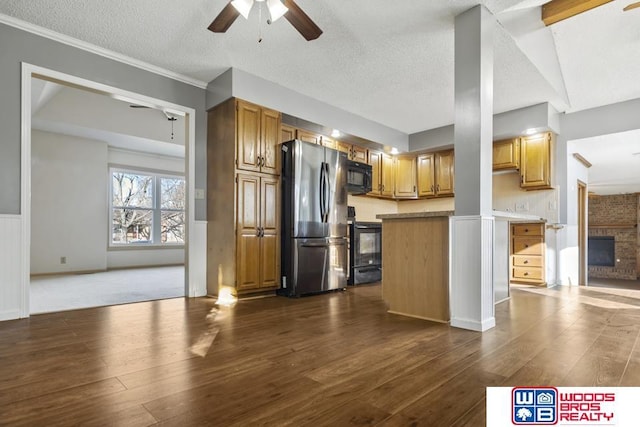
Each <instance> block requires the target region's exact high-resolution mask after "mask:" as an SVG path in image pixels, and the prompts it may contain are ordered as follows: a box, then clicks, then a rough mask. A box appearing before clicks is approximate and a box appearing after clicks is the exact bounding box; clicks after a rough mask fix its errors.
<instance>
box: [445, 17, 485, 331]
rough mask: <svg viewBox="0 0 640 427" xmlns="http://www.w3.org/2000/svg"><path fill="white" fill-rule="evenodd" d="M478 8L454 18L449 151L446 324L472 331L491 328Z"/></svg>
mask: <svg viewBox="0 0 640 427" xmlns="http://www.w3.org/2000/svg"><path fill="white" fill-rule="evenodd" d="M495 25H496V24H495V19H494V17H493V16H492V15H491V13H490V12H489V11H488V10H487V9H486V8H485V7H484V6H482V5H478V6H475V7H473V8H472V9H469V10H467V11H466V12H463V13H461V14H460V15H458V16H456V19H455V120H454V125H455V126H454V148H455V163H456V164H455V171H456V172H455V173H456V188H455V192H456V202H455V203H456V210H455V216H454V217H452V218H451V228H450V229H451V240H450V241H451V246H450V247H451V256H450V260H451V263H450V265H451V275H450V278H451V282H450V284H451V289H450V291H451V292H450V296H451V298H450V308H451V325H452V326H455V327H459V328H464V329H471V330H475V331H485V330H487V329H490V328H492V327H494V326H495V316H494V297H493V250H494V232H493V230H494V227H493V226H494V219H493V211H492V203H493V201H492V186H493V176H492V164H491V163H492V155H493V33H494V30H495Z"/></svg>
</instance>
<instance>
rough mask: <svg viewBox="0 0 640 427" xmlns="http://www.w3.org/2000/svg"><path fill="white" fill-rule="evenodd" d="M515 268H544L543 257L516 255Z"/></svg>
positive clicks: (514, 257) (514, 258)
mask: <svg viewBox="0 0 640 427" xmlns="http://www.w3.org/2000/svg"><path fill="white" fill-rule="evenodd" d="M513 266H514V267H542V257H541V256H539V255H531V256H526V255H514V256H513Z"/></svg>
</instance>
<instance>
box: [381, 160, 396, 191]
mask: <svg viewBox="0 0 640 427" xmlns="http://www.w3.org/2000/svg"><path fill="white" fill-rule="evenodd" d="M394 166H395V165H394V159H393V157H392V156H390V155H388V154H386V153H382V154H381V156H380V182H381V183H382V187H381V189H380V195H381V196H383V197H393V193H394V191H395V176H396V174H395V170H394Z"/></svg>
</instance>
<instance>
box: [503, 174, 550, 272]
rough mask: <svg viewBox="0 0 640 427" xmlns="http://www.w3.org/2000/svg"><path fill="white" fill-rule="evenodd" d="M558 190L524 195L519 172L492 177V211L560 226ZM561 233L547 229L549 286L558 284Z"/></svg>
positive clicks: (526, 192)
mask: <svg viewBox="0 0 640 427" xmlns="http://www.w3.org/2000/svg"><path fill="white" fill-rule="evenodd" d="M558 197H559V190H558V188H553V189H550V190H533V191H525V190H523V189H522V188H520V174H519V173H518V172H517V171H513V172H502V173H494V174H493V209H495V210H499V211H505V212H514V213H519V214H523V215H533V216H536V217H539V218H542V219H545V220H546V221H547V225H550V224H556V223H558V218H559V213H558ZM557 233H558V231H556V230H555V229H553V228H546V231H545V241H546V248H547V249H546V254H545V255H546V256H545V268H546V271H545V278H546V281H547V283H548V284H552V285H554V284H557V281H558V279H557V272H558V269H559V268H558V263H559V259H558V256H557V255H558V238H559V236H558V234H557Z"/></svg>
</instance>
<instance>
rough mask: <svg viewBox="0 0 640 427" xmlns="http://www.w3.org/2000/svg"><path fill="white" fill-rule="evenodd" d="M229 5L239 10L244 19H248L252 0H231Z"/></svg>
mask: <svg viewBox="0 0 640 427" xmlns="http://www.w3.org/2000/svg"><path fill="white" fill-rule="evenodd" d="M231 5H232V6H233V7H235V8H236V10H237V11H238V12H240V15H242V16H243V17H244V19H249V12H251V8H252V7H253V0H233V1H232V2H231Z"/></svg>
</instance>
